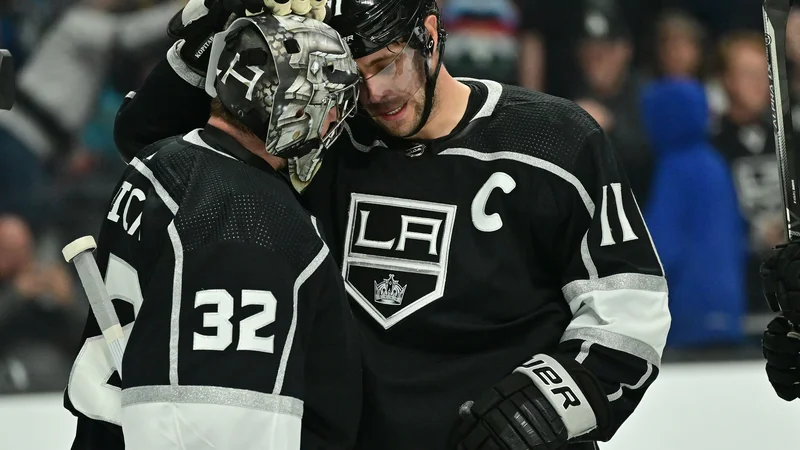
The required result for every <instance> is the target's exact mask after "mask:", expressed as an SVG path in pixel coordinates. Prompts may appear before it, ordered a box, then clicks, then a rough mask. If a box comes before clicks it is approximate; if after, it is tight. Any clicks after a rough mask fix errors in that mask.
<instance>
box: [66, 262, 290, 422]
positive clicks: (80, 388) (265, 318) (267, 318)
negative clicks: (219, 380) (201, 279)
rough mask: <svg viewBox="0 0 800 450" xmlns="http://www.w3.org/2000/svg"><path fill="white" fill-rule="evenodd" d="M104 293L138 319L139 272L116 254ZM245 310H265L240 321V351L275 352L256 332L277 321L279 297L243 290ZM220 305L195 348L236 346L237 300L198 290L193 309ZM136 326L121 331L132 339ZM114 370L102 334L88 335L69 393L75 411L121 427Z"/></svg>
mask: <svg viewBox="0 0 800 450" xmlns="http://www.w3.org/2000/svg"><path fill="white" fill-rule="evenodd" d="M105 282H106V289H107V290H108V294H109V297H111V299H112V300H115V299H116V300H122V301H125V302H127V303H130V304H131V305H133V311H134V320H135V317H136V316H138V314H139V310H140V309H141V307H142V303H143V301H144V299H143V297H142V290H141V287H140V285H139V276H138V273H137V272H136V269H135V268H133V267H132V266H130V265H129V264H128V263H126V262H125V261H123V260H122V259H121V258H119V257H117V256H116V255H113V254H111V255H109V260H108V267H107V270H106V277H105ZM241 294H242V295H241V299H242V304H241V306H243V307H244V306H251V305H255V306H261V307H262V308H263V309H262V310H261V311H260V312H258V313H256V314H253V315H251V316H249V317H247V318H245V319H243V320H242V321H241V322H239V323H238V326H239V340H238V343H237V346H236V350H237V351H255V352H263V353H273V352H274V341H275V337H274V336H269V337H260V336H257V335H256V333H257V331H258V330H260V329H262V328H264V327H266V326H268V325H270V324H272V323H273V322H274V321H275V314H276V308H277V303H278V302H277V299H276V298H275V296H274V295H273V294H272V293H271V292H269V291H255V290H243V291H242V292H241ZM204 305H214V306H216V311H207V312H205V313H203V327H204V328H205V329H212V330H213V333H212V334H205V333H204V334H201V333H198V332H194V333H193V339H192V341H193V342H192V349H193V350H201V351H202V350H205V351H223V350H226V349H228V348H229V347H230V345H231V344H232V343H233V329H234V324H233V323H232V322H231V318H232V317H233V311H234V298H233V296H232V295H231V294H230V293H229V292H228V291H225V290H222V289H212V290H206V291H200V292H198V293H197V294H196V295H195V301H194V307H195V308H198V307H200V306H204ZM132 327H133V322H131V323H129V324H127V325H125V326H124V327H123V331H124V333H125V335H126V337H127V336H129V335H130V331H131V328H132ZM114 372H115V371H114V368H113V363H112V358H111V355H110V353H109V351H108V348H107V346H106V342H105V340H104V339H103V336H94V337H90V338H88V339H87V340H86V342H84V344H83V347H82V348H81V351H80V353H79V354H78V356H77V358H76V359H75V363H74V365H73V368H72V373H71V374H70V379H69V384H68V386H67V392H68V395H69V399H70V402H71V403H72V405H73V407H74V408H75V409H77V410H78V411H80V412H81V413H83V414H84V415H86V416H87V417H89V418H92V419H96V420H102V421H105V422H109V423H113V424H117V425H119V424H120V423H121V416H120V414H121V397H120V388H119V387H118V386H114V385H112V384H109V382H110V380H111V377H112V375H113V374H114Z"/></svg>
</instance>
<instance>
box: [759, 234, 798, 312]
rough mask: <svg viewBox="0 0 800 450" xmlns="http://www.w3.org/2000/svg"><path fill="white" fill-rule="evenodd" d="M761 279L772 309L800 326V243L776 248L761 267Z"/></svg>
mask: <svg viewBox="0 0 800 450" xmlns="http://www.w3.org/2000/svg"><path fill="white" fill-rule="evenodd" d="M761 279H762V282H763V285H764V286H763V287H764V296H765V297H766V299H767V303H768V304H769V307H770V309H771V310H772V311H773V312H783V315H784V317H786V318H787V319H789V320H790V321H791V322H792V323H794V324H796V325H797V324H800V242H791V243H789V244H783V245H779V246H777V247H775V249H774V250H772V252H771V253H770V255H769V257H767V259H766V260H765V261H764V263H763V264H762V265H761Z"/></svg>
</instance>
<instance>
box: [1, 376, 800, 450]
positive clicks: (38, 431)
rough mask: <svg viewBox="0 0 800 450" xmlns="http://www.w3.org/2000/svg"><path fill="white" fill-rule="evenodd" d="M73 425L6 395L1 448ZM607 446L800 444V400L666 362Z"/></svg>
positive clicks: (28, 400)
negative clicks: (790, 401)
mask: <svg viewBox="0 0 800 450" xmlns="http://www.w3.org/2000/svg"><path fill="white" fill-rule="evenodd" d="M73 426H74V421H73V419H72V417H71V416H70V415H69V413H67V412H66V411H65V410H64V409H63V408H62V406H61V396H60V395H31V396H17V397H0V450H61V449H68V448H69V446H70V443H71V440H72V435H73ZM601 449H602V450H789V449H792V450H794V449H800V401H796V402H794V403H786V402H784V401H782V400H780V399H778V398H777V397H776V396H775V394H774V392H773V391H772V388H771V387H770V386H769V384H768V383H767V381H766V375H765V373H764V366H763V363H762V362H760V361H756V362H733V363H713V364H671V365H666V366H664V367H663V370H662V374H661V376H660V377H659V380H658V381H657V382H656V383H655V384H654V385H653V387H652V388H651V389H650V391H649V392H648V394H647V395H646V396H645V399H644V401H643V402H642V404H641V405H640V407H639V409H638V410H637V412H636V413H635V414H634V415H633V417H631V418H630V420H628V422H627V423H626V424H625V425H624V426H623V427H622V429H620V431H619V433H617V436H616V437H615V438H614V440H613V441H612V442H609V443H607V444H602V445H601ZM375 450H380V449H375ZM409 450H414V449H409Z"/></svg>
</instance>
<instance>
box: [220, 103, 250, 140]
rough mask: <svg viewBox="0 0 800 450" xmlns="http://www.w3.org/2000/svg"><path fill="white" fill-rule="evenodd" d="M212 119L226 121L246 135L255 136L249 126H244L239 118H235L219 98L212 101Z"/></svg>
mask: <svg viewBox="0 0 800 450" xmlns="http://www.w3.org/2000/svg"><path fill="white" fill-rule="evenodd" d="M211 117H216V118H218V119H222V120H224V121H225V122H226V123H227V124H229V125H231V126H233V127H234V128H236V129H237V130H239V131H241V132H243V133H246V134H254V133H253V132H252V131H251V130H250V128H248V127H247V125H245V124H244V122H242V121H241V120H239V118H238V117H236V116H234V115H233V114H232V113H231V112H230V111H228V109H227V108H225V105H223V104H222V101H221V100H220V99H219V97H214V99H213V100H211Z"/></svg>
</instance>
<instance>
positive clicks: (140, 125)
mask: <svg viewBox="0 0 800 450" xmlns="http://www.w3.org/2000/svg"><path fill="white" fill-rule="evenodd" d="M170 51H171V52H172V51H173V50H170ZM173 59H174V58H173ZM173 66H174V64H170V62H169V61H168V59H167V58H165V59H164V60H162V61H161V62H159V63H158V64H157V65H156V66H155V68H154V69H153V70H152V72H150V74H149V76H148V77H147V79H146V80H145V82H144V84H143V85H142V86H141V87H140V88H139V89H138V90H137V91H135V92H131V93H129V94H128V95H127V96H126V98H125V100H124V102H123V103H122V106H121V107H120V109H119V111H118V112H117V117H116V119H115V122H114V142H115V143H116V144H117V148H118V149H119V152H120V154H121V155H122V158H123V159H124V160H125V161H126V162H129V161H130V160H131V159H133V158H134V157H135V156H136V154H137V153H139V151H140V150H142V149H143V148H144V147H146V146H148V145H150V144H152V143H154V142H157V141H159V140H161V139H165V138H168V137H171V136H176V135H179V134H186V133H187V132H189V131H191V130H193V129H195V128H201V127H203V126H204V125H205V123H206V122H207V121H208V117H209V112H210V108H211V107H210V105H211V99H210V98H209V96H208V95H207V94H206V92H205V91H204V90H203V89H201V88H199V87H196V84H190V83H189V82H187V81H186V80H185V79H184V78H182V77H181V76H179V75H178V73H177V72H176V70H177V69H174V68H173Z"/></svg>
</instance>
